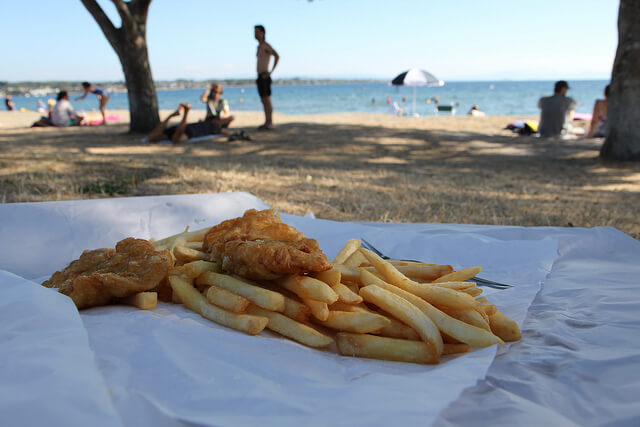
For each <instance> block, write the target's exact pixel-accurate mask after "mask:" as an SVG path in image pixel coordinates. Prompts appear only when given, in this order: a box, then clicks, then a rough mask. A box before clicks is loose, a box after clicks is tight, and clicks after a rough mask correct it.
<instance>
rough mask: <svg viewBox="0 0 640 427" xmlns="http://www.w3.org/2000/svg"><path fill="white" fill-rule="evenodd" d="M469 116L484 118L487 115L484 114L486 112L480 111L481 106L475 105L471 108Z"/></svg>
mask: <svg viewBox="0 0 640 427" xmlns="http://www.w3.org/2000/svg"><path fill="white" fill-rule="evenodd" d="M467 115H468V116H475V117H483V116H484V115H485V113H484V111H480V106H479V105H474V106H473V107H471V109H470V110H469V112H468V113H467Z"/></svg>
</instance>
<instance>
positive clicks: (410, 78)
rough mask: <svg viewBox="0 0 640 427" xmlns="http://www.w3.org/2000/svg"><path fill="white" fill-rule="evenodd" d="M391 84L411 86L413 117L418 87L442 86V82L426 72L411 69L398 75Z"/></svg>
mask: <svg viewBox="0 0 640 427" xmlns="http://www.w3.org/2000/svg"><path fill="white" fill-rule="evenodd" d="M391 84H392V85H394V86H413V115H415V114H416V88H417V87H418V86H443V85H444V82H443V81H442V80H440V79H438V78H437V77H436V76H434V75H433V74H431V73H429V72H427V71H424V70H420V69H418V68H411V69H410V70H408V71H405V72H404V73H400V74H398V75H397V76H396V77H395V78H394V79H393V80H391Z"/></svg>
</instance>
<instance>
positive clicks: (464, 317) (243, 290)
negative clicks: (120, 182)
mask: <svg viewBox="0 0 640 427" xmlns="http://www.w3.org/2000/svg"><path fill="white" fill-rule="evenodd" d="M207 231H208V229H203V230H198V231H193V232H184V233H181V234H178V235H175V236H171V237H168V238H166V239H163V240H159V241H155V242H153V243H152V244H153V245H154V247H155V248H156V249H159V250H168V251H170V253H171V254H172V255H173V257H174V259H175V265H176V266H175V267H174V269H173V270H171V271H170V272H169V276H168V284H169V285H170V288H169V287H168V290H169V292H171V297H170V298H171V299H172V300H173V301H174V302H176V303H182V304H184V305H185V306H186V307H187V308H189V309H190V310H192V311H194V312H196V313H198V314H200V315H201V316H203V317H205V318H207V319H209V320H212V321H213V322H216V323H218V324H220V325H224V326H227V327H229V328H233V329H236V330H238V331H242V332H245V333H247V334H250V335H256V334H259V333H260V332H261V331H262V330H264V329H265V328H267V329H269V330H272V331H274V332H276V333H278V334H280V335H282V336H284V337H287V338H290V339H292V340H294V341H297V342H299V343H301V344H304V345H307V346H310V347H316V348H324V347H328V346H330V345H332V344H333V343H334V342H335V343H336V346H337V350H338V351H339V353H340V354H342V355H345V356H354V357H367V358H374V359H382V360H394V361H403V362H413V363H429V364H434V363H438V362H439V360H440V357H441V356H443V355H448V354H457V353H464V352H468V351H470V350H471V348H472V347H487V346H491V345H494V344H504V342H505V341H516V340H519V339H520V338H521V334H520V329H519V328H518V325H517V324H516V323H515V322H514V321H513V320H511V319H509V318H508V317H507V316H505V315H504V314H502V313H501V312H500V311H499V310H498V309H497V308H496V306H495V305H492V304H490V303H489V301H488V300H487V299H486V298H485V297H482V296H480V294H481V293H482V290H481V289H479V288H478V287H476V285H475V283H473V282H470V281H466V280H468V279H471V278H473V277H474V276H475V275H476V274H477V273H478V272H479V271H480V268H479V267H472V268H466V269H463V270H459V271H453V269H452V268H451V266H448V265H437V264H427V263H417V262H407V261H386V260H384V259H382V258H380V257H379V256H378V255H376V254H374V253H373V252H371V251H368V250H367V249H365V248H362V247H361V246H360V244H361V242H360V241H359V240H355V239H354V240H349V241H348V242H347V243H346V244H345V246H344V247H343V248H342V249H341V250H340V252H339V253H338V255H337V256H336V258H335V259H334V260H333V268H332V269H330V270H328V271H323V272H320V273H310V274H305V275H289V276H285V277H282V278H280V279H278V280H274V281H264V282H254V281H249V280H246V279H243V278H240V277H236V276H231V275H228V274H224V273H223V272H222V271H221V267H220V265H219V264H217V263H215V262H211V261H209V260H208V259H209V256H208V254H206V253H204V252H203V251H202V241H203V238H204V235H205V234H206V232H207ZM139 295H140V294H139ZM135 297H136V298H142V297H138V296H135ZM149 298H150V299H151V298H152V297H149ZM153 306H155V303H153ZM145 308H149V307H145Z"/></svg>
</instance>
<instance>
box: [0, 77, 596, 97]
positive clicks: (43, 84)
mask: <svg viewBox="0 0 640 427" xmlns="http://www.w3.org/2000/svg"><path fill="white" fill-rule="evenodd" d="M572 81H584V82H600V81H607V79H573V80H572ZM389 82H390V80H386V79H312V78H309V79H305V78H282V79H279V78H274V80H273V85H274V86H305V85H306V86H309V85H335V84H367V83H389ZM447 82H451V83H483V82H486V83H499V82H511V83H520V82H532V83H533V82H553V80H511V79H498V80H448V81H447ZM93 83H94V84H95V85H96V86H98V87H101V88H104V89H106V90H107V91H108V92H111V93H124V92H126V91H127V90H126V86H125V84H124V81H94V82H93ZM211 83H220V84H221V85H223V86H226V87H250V86H254V85H255V79H219V80H216V79H206V80H186V79H176V80H157V81H156V82H155V86H156V90H157V91H169V90H183V89H204V88H206V87H208V86H209V85H210V84H211ZM62 88H63V89H64V90H68V91H71V92H81V91H82V82H81V81H79V80H78V81H75V80H69V81H65V80H43V81H22V82H8V81H0V97H4V96H6V95H8V94H9V95H13V96H33V97H37V96H48V95H53V94H56V93H57V92H59V91H60V90H62Z"/></svg>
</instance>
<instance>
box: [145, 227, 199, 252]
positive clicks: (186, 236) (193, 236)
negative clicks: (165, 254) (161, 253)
mask: <svg viewBox="0 0 640 427" xmlns="http://www.w3.org/2000/svg"><path fill="white" fill-rule="evenodd" d="M210 229H211V227H207V228H202V229H200V230H195V231H185V232H183V233H178V234H174V235H173V236H169V237H167V238H164V239H162V240H156V241H154V242H153V243H152V244H151V245H152V246H153V247H154V248H156V249H157V250H159V249H167V248H170V247H171V246H173V244H174V243H175V241H176V240H177V239H181V240H182V241H183V242H195V241H200V242H201V241H202V240H203V239H204V235H205V234H207V232H208V231H209V230H210Z"/></svg>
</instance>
